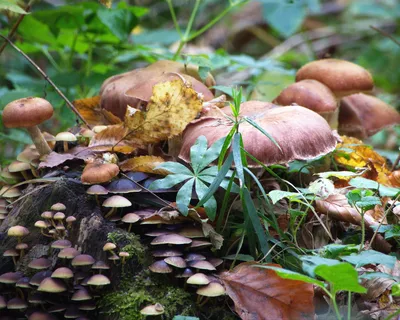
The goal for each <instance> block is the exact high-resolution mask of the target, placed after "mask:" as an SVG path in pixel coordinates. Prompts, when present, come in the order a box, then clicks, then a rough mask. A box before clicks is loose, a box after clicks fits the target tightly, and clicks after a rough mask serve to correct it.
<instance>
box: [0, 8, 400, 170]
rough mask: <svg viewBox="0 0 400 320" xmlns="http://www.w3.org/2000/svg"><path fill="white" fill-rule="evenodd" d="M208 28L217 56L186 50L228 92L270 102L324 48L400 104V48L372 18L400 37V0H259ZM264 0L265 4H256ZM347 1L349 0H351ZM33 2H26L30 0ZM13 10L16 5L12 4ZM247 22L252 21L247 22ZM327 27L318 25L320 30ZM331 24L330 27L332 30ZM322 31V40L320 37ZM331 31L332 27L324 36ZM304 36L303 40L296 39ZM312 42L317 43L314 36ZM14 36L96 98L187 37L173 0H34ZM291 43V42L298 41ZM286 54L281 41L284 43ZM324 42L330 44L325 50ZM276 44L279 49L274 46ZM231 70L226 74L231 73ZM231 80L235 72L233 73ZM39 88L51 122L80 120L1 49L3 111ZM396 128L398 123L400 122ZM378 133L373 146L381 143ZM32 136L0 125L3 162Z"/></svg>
mask: <svg viewBox="0 0 400 320" xmlns="http://www.w3.org/2000/svg"><path fill="white" fill-rule="evenodd" d="M169 2H170V3H171V4H172V6H174V8H175V11H176V14H177V20H178V24H179V25H180V26H181V27H182V28H183V29H184V28H185V27H186V25H187V22H188V20H189V17H190V14H191V10H192V9H193V5H194V3H195V1H189V0H174V1H169ZM244 2H248V3H246V4H245V5H244V6H237V7H235V8H234V9H233V10H231V11H230V12H229V13H228V14H227V15H226V16H225V17H224V18H223V19H222V20H221V21H219V22H218V23H217V24H216V25H214V26H213V27H212V28H211V29H210V30H208V31H207V32H206V33H204V34H202V35H201V36H200V37H198V38H197V39H194V40H193V41H191V42H190V45H197V46H199V47H202V46H208V47H211V46H212V47H214V49H216V50H215V51H214V52H213V53H210V54H201V55H200V54H199V53H198V52H196V53H195V55H187V54H184V55H181V56H180V57H179V59H180V60H184V61H189V62H191V63H196V64H198V65H200V66H201V68H202V70H203V71H208V70H211V71H212V72H213V73H214V74H219V75H220V79H225V80H224V81H222V82H224V83H223V86H220V87H219V89H220V90H221V91H222V92H228V93H229V92H230V90H231V87H233V86H237V85H244V86H245V88H246V91H245V92H246V94H247V97H248V98H249V97H250V93H251V92H252V91H253V90H254V88H255V89H256V90H255V92H254V93H253V94H252V96H251V97H252V98H258V99H264V100H270V99H272V98H274V97H275V96H276V94H277V93H278V92H279V91H280V90H281V88H283V87H285V86H286V85H287V84H288V83H290V82H292V81H293V74H294V69H296V68H298V67H299V66H301V65H302V64H304V63H306V62H308V61H310V60H313V59H315V58H321V57H326V56H332V57H336V58H343V59H348V60H350V61H354V62H356V63H359V64H360V65H362V66H364V67H366V68H368V69H369V70H370V71H371V72H372V73H373V75H374V79H375V82H376V86H377V89H376V93H377V94H378V96H379V97H381V98H383V99H384V100H386V101H387V102H389V103H391V104H392V105H394V106H396V107H397V108H398V107H399V106H400V103H399V99H398V96H399V90H398V89H399V86H400V69H399V68H398V61H400V46H399V45H397V44H396V43H395V42H393V41H392V40H391V39H389V38H387V37H385V36H383V35H382V34H380V33H378V32H377V31H375V30H373V29H371V27H370V26H375V27H379V28H380V29H382V30H384V31H385V32H389V33H391V34H392V35H393V37H394V38H395V39H400V37H399V29H398V28H397V29H396V26H397V24H398V22H399V21H400V4H399V3H398V1H396V0H386V1H378V0H354V1H347V2H346V1H341V2H340V3H339V1H332V0H290V1H289V0H288V1H286V0H260V1H244ZM250 2H257V3H258V6H261V10H255V12H256V14H257V15H256V16H253V15H254V12H250V13H249V12H248V11H249V10H247V8H248V7H251V5H254V4H252V3H250ZM199 3H200V5H199V11H198V15H197V17H196V19H195V21H194V25H193V29H194V30H199V29H200V28H201V27H202V26H204V25H206V24H207V23H208V22H209V21H211V20H212V19H214V18H215V17H218V15H220V14H221V13H222V12H224V10H226V9H227V8H229V6H232V4H233V3H234V2H233V1H232V0H230V1H217V0H204V1H200V2H199ZM343 3H344V4H343ZM17 4H19V5H21V7H24V3H23V1H17V0H12V1H4V0H3V1H0V10H1V15H0V26H1V31H0V32H1V34H3V35H7V34H8V32H9V30H10V28H11V26H12V25H13V23H14V22H15V21H16V19H17V18H18V16H19V14H20V13H18V12H14V11H19V10H18V9H17V8H19V7H18V6H17ZM25 4H26V3H25ZM9 9H10V10H9ZM246 26H247V27H246ZM318 32H319V33H318ZM324 32H325V33H324ZM316 34H317V35H318V34H319V38H317V39H316V40H315V38H313V37H315V35H316ZM324 34H325V35H324ZM296 39H301V41H300V42H301V45H298V46H294V47H293V48H292V49H291V47H290V45H292V44H293V41H294V40H296ZM313 40H314V42H313V43H312V41H313ZM13 41H14V42H15V44H16V45H17V46H18V47H19V48H20V49H21V50H23V51H24V52H25V53H27V54H28V55H29V56H30V57H31V58H32V59H33V60H34V61H35V62H36V63H37V64H38V65H39V66H40V67H41V68H43V69H44V70H45V72H46V73H47V74H48V75H49V76H50V78H51V79H52V80H53V81H54V82H55V83H56V85H57V86H58V87H59V88H60V89H61V90H62V91H63V92H64V93H65V94H66V96H67V97H68V98H69V99H70V100H75V99H79V98H84V97H90V96H94V95H96V94H97V93H98V91H99V88H100V86H101V83H102V82H103V81H104V79H106V78H107V77H109V76H110V75H114V74H116V73H120V72H124V71H127V70H130V69H132V68H135V67H139V66H142V65H145V64H147V63H151V62H153V61H155V60H158V59H168V58H169V59H171V58H172V57H173V55H174V50H176V48H177V42H179V34H178V32H177V31H176V30H175V28H174V25H173V22H172V19H171V15H170V11H169V7H168V1H161V0H158V1H157V0H136V1H134V0H130V1H113V3H112V8H111V9H108V8H106V7H105V6H103V5H102V4H101V3H100V2H99V1H67V0H59V1H36V2H34V4H33V7H32V13H30V14H28V15H27V16H26V17H25V18H24V20H23V22H22V23H21V25H20V26H19V27H18V30H17V32H16V35H15V36H14V38H13ZM291 41H292V42H291ZM285 45H287V46H288V48H286V49H285V50H283V51H282V52H280V53H279V54H278V55H274V54H273V52H274V51H273V50H274V48H275V49H277V48H282V47H283V48H284V47H285ZM318 46H319V48H323V49H318ZM271 50H272V51H271ZM239 71H246V72H248V75H249V77H248V79H247V80H246V81H245V82H243V81H242V80H241V81H235V78H234V77H231V75H232V74H234V73H235V72H239ZM225 75H226V76H225ZM227 79H233V80H232V81H227ZM26 96H40V97H45V98H46V99H48V100H49V101H50V102H51V103H52V104H53V105H54V107H55V109H56V112H55V116H54V118H53V119H52V120H51V121H49V122H47V123H46V124H45V125H44V130H46V131H49V132H50V133H52V134H55V133H57V132H59V131H62V130H66V129H67V128H68V127H71V126H73V125H74V123H75V117H74V115H73V113H72V112H71V111H70V110H69V109H68V107H67V106H66V105H65V102H64V101H63V100H61V99H60V97H59V96H58V95H57V94H56V92H55V91H54V89H53V88H52V87H51V86H49V84H48V83H47V82H46V81H45V80H44V79H43V78H42V77H41V76H40V75H39V74H38V72H37V71H36V70H35V69H34V68H33V67H32V66H31V65H30V64H29V63H28V62H27V61H26V59H24V58H23V57H22V56H21V55H19V54H18V53H17V52H16V51H15V50H13V49H12V48H11V47H10V46H7V48H6V49H5V51H4V52H3V53H2V54H1V56H0V112H1V109H2V108H4V106H5V105H6V104H7V103H8V102H10V101H12V100H14V99H17V98H21V97H26ZM397 130H398V129H397ZM386 137H387V136H386V134H385V133H381V134H378V135H377V136H376V137H374V139H373V143H375V144H383V143H384V142H385V139H386ZM28 143H30V139H29V137H28V136H27V134H26V133H25V131H23V130H19V129H12V130H6V129H5V128H3V127H2V124H1V123H0V164H2V165H4V164H6V163H8V162H10V160H11V159H13V158H15V155H16V154H17V153H18V152H20V151H21V150H22V148H23V146H24V145H25V144H28Z"/></svg>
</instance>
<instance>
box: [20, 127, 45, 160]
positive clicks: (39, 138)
mask: <svg viewBox="0 0 400 320" xmlns="http://www.w3.org/2000/svg"><path fill="white" fill-rule="evenodd" d="M26 130H28V132H29V135H30V136H31V138H32V141H33V143H34V144H35V146H36V149H37V151H38V152H39V154H40V155H41V156H43V155H46V154H49V153H50V152H51V149H50V147H49V145H48V144H47V142H46V140H45V139H44V137H43V135H42V132H41V131H40V130H39V128H38V126H33V127H28V128H26Z"/></svg>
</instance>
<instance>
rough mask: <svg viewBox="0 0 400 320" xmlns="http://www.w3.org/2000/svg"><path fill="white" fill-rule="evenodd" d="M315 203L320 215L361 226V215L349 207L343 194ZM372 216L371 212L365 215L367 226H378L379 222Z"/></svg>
mask: <svg viewBox="0 0 400 320" xmlns="http://www.w3.org/2000/svg"><path fill="white" fill-rule="evenodd" d="M315 203H316V209H317V211H318V212H319V213H323V214H327V215H328V216H329V217H331V218H333V219H335V220H339V221H344V222H350V223H352V224H355V225H360V224H361V215H360V214H359V213H358V211H357V210H356V209H355V208H353V207H352V206H351V205H349V203H348V201H347V198H346V196H345V195H343V194H333V195H330V196H329V197H328V198H326V199H324V200H316V201H315ZM371 214H372V211H371V210H368V211H367V212H366V213H365V214H364V218H365V223H366V225H367V226H372V225H378V222H377V221H376V220H375V219H374V218H373V217H372V215H371Z"/></svg>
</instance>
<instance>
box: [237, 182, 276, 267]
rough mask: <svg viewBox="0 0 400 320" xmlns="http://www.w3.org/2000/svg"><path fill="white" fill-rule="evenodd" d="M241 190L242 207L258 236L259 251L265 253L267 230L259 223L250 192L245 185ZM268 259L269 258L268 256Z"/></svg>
mask: <svg viewBox="0 0 400 320" xmlns="http://www.w3.org/2000/svg"><path fill="white" fill-rule="evenodd" d="M242 192H243V197H242V205H243V209H244V211H245V213H247V215H248V217H249V218H250V221H251V224H252V225H253V228H254V231H255V233H256V235H257V238H258V242H259V244H260V249H261V252H262V253H263V254H264V255H265V254H267V253H268V251H269V245H268V237H267V234H266V232H268V231H266V230H264V228H263V226H262V225H261V221H260V219H259V217H258V213H257V209H256V207H255V206H254V202H253V199H252V198H251V195H250V192H249V190H248V189H247V187H246V186H244V187H243V190H242ZM268 260H270V258H269V259H268Z"/></svg>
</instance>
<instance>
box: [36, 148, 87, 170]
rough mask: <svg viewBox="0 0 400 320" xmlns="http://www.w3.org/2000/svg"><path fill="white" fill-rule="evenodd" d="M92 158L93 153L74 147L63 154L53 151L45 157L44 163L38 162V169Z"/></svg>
mask: <svg viewBox="0 0 400 320" xmlns="http://www.w3.org/2000/svg"><path fill="white" fill-rule="evenodd" d="M92 156H93V151H92V150H90V149H89V148H86V147H75V148H72V149H71V150H68V152H64V153H57V152H54V151H53V152H51V153H50V154H48V155H47V156H46V157H45V160H44V161H42V162H40V164H39V169H42V168H53V167H57V166H59V165H61V164H63V163H64V162H65V161H68V160H87V159H89V158H91V157H92Z"/></svg>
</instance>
